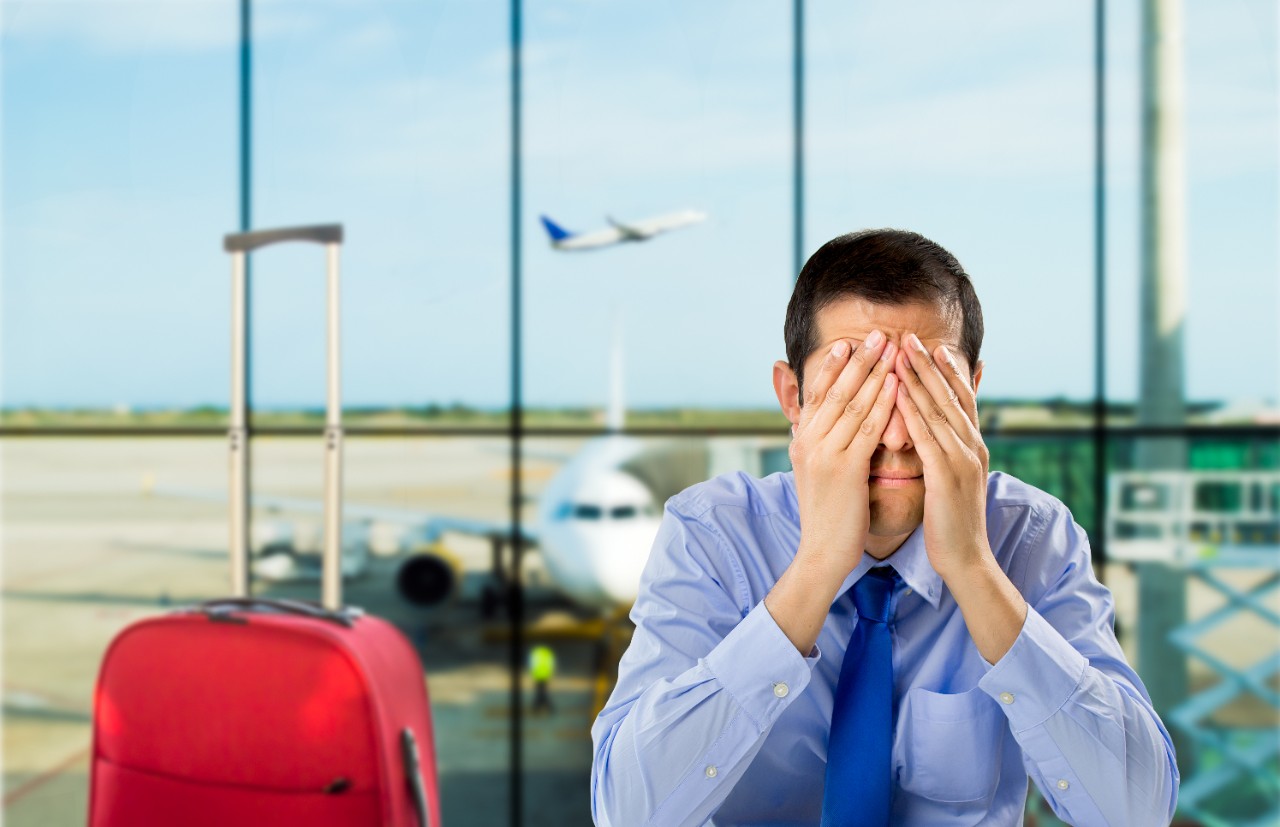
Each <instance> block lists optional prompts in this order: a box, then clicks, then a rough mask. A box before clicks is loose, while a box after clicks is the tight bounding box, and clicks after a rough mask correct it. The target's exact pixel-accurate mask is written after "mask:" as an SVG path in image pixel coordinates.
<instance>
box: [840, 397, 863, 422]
mask: <svg viewBox="0 0 1280 827" xmlns="http://www.w3.org/2000/svg"><path fill="white" fill-rule="evenodd" d="M866 414H867V409H866V408H865V407H864V406H863V404H862V402H860V401H859V400H858V399H856V398H855V399H851V400H849V404H847V405H845V406H844V415H845V416H851V417H853V418H854V419H857V418H859V417H862V416H866Z"/></svg>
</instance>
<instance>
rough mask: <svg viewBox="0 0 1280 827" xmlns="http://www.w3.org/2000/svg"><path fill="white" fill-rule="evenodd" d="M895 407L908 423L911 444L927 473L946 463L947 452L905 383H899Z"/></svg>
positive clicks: (895, 396)
mask: <svg viewBox="0 0 1280 827" xmlns="http://www.w3.org/2000/svg"><path fill="white" fill-rule="evenodd" d="M894 406H895V407H896V408H897V409H898V410H899V411H900V412H901V413H902V421H903V422H905V423H906V425H907V433H908V434H910V435H911V444H912V446H913V447H914V448H915V449H916V453H917V454H919V455H920V459H922V460H923V461H924V467H925V472H926V473H928V471H929V469H930V468H932V467H935V466H937V465H938V464H939V463H943V462H946V452H945V451H943V450H942V446H941V445H939V444H938V439H937V437H935V436H934V435H933V431H931V430H930V429H929V425H928V424H927V423H926V422H925V421H924V417H923V416H921V415H920V409H919V408H918V407H916V403H915V402H913V401H912V399H911V394H909V393H908V392H907V386H906V383H905V382H899V383H898V392H897V393H896V394H894Z"/></svg>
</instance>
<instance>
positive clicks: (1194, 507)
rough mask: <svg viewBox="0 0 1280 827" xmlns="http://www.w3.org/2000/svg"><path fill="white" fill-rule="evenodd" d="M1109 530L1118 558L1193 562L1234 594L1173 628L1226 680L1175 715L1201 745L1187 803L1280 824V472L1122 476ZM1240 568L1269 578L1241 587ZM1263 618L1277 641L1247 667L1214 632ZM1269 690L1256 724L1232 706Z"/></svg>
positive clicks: (1216, 817)
mask: <svg viewBox="0 0 1280 827" xmlns="http://www.w3.org/2000/svg"><path fill="white" fill-rule="evenodd" d="M1106 535H1107V549H1108V552H1109V554H1108V556H1109V558H1110V559H1111V560H1113V561H1120V562H1134V563H1143V562H1160V563H1165V564H1168V565H1172V566H1175V567H1178V568H1182V569H1183V570H1185V571H1186V573H1187V576H1188V577H1189V578H1192V579H1195V580H1197V581H1199V582H1201V583H1203V584H1204V585H1206V586H1208V587H1209V588H1210V589H1212V590H1214V591H1216V592H1218V593H1219V594H1221V595H1222V596H1223V597H1225V598H1226V601H1225V603H1224V604H1223V605H1222V606H1221V607H1220V608H1218V609H1216V610H1214V611H1212V612H1210V613H1209V614H1207V615H1205V616H1203V617H1200V618H1197V619H1195V620H1192V621H1190V622H1187V623H1184V624H1182V625H1181V626H1179V627H1178V628H1176V629H1174V630H1173V631H1172V632H1171V633H1170V640H1171V642H1172V643H1173V644H1174V645H1175V646H1176V647H1177V648H1178V649H1180V650H1181V651H1182V652H1183V653H1184V654H1185V655H1186V656H1187V657H1188V658H1195V659H1197V660H1199V661H1201V662H1202V663H1204V664H1205V665H1207V666H1208V667H1209V669H1210V670H1212V672H1213V673H1214V674H1215V675H1216V676H1217V677H1218V678H1219V680H1218V681H1217V682H1216V683H1214V684H1213V685H1212V686H1210V687H1208V688H1206V689H1204V690H1202V691H1199V692H1193V693H1192V694H1191V696H1190V697H1188V698H1186V699H1185V700H1184V701H1182V702H1181V703H1180V704H1178V705H1177V706H1176V707H1175V708H1174V709H1173V710H1171V711H1170V712H1169V713H1168V714H1167V717H1168V719H1169V720H1167V721H1166V723H1168V724H1169V725H1171V726H1174V727H1177V728H1178V729H1180V730H1182V731H1183V732H1185V733H1186V734H1187V736H1188V739H1189V741H1190V742H1191V743H1192V744H1193V745H1194V751H1195V754H1194V755H1193V756H1187V757H1189V758H1192V759H1193V761H1194V767H1195V770H1194V772H1193V773H1191V774H1190V775H1189V777H1187V778H1184V779H1183V780H1182V785H1181V788H1180V791H1179V798H1178V807H1179V811H1180V812H1182V813H1183V814H1185V815H1189V816H1191V817H1193V818H1195V819H1197V820H1200V821H1202V822H1204V823H1205V824H1211V825H1217V824H1227V823H1230V824H1233V825H1241V824H1247V825H1259V826H1261V825H1274V824H1277V823H1280V773H1278V772H1277V764H1278V763H1280V730H1278V729H1277V725H1276V721H1277V717H1278V716H1280V646H1278V645H1277V644H1278V643H1280V612H1277V610H1276V606H1277V592H1278V591H1280V472H1275V471H1131V472H1121V473H1115V474H1112V475H1111V476H1110V479H1109V486H1108V517H1107V526H1106ZM1230 569H1236V570H1243V569H1249V570H1255V571H1258V572H1260V573H1261V577H1260V578H1259V579H1257V580H1255V581H1254V582H1253V584H1252V585H1250V586H1247V587H1241V586H1238V585H1236V584H1235V583H1234V582H1233V581H1236V580H1237V579H1238V578H1235V577H1224V576H1223V574H1224V573H1225V572H1226V571H1227V570H1230ZM1259 620H1260V621H1261V622H1262V625H1263V626H1264V627H1265V628H1267V629H1268V630H1269V632H1270V635H1269V636H1270V640H1269V641H1263V645H1264V647H1265V648H1266V649H1267V654H1266V655H1264V656H1263V657H1262V658H1261V659H1260V660H1258V661H1256V662H1254V663H1251V664H1244V665H1240V664H1239V663H1238V658H1232V657H1231V656H1230V655H1228V654H1227V653H1224V652H1221V651H1216V649H1217V648H1218V647H1214V646H1212V645H1211V644H1210V643H1208V642H1207V641H1208V638H1209V637H1210V635H1211V634H1213V633H1215V632H1217V633H1219V634H1221V633H1222V631H1223V630H1224V627H1227V626H1228V625H1229V624H1238V625H1239V626H1240V627H1242V628H1243V627H1245V626H1246V625H1247V624H1248V625H1252V626H1254V627H1255V628H1256V627H1257V626H1258V621H1259ZM1233 660H1235V661H1237V662H1234V663H1233ZM1152 678H1153V679H1158V677H1156V676H1152ZM1259 700H1260V701H1261V702H1262V707H1261V708H1262V709H1263V710H1265V713H1264V714H1253V715H1250V716H1248V717H1249V721H1248V723H1249V724H1250V725H1249V726H1240V725H1238V724H1237V721H1238V717H1239V716H1227V715H1222V714H1221V713H1222V712H1223V710H1224V709H1225V708H1226V707H1227V706H1232V705H1237V704H1239V703H1240V702H1241V701H1244V702H1246V703H1251V704H1252V705H1253V708H1254V709H1257V708H1258V707H1259V704H1258V701H1259ZM1241 706H1243V704H1241ZM1268 707H1269V709H1268ZM1237 708H1239V707H1237Z"/></svg>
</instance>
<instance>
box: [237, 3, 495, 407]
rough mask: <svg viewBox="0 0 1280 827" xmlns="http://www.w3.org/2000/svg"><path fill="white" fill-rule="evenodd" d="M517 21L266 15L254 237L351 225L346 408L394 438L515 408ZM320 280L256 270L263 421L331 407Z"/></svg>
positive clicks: (395, 12)
mask: <svg viewBox="0 0 1280 827" xmlns="http://www.w3.org/2000/svg"><path fill="white" fill-rule="evenodd" d="M506 17H507V13H506V4H505V3H500V2H497V1H496V0H488V2H484V3H452V4H439V3H416V2H375V3H357V4H352V3H343V2H319V3H316V2H302V0H286V2H281V3H270V4H261V5H260V6H259V7H257V17H256V18H255V29H254V30H255V33H256V35H255V41H254V95H255V117H256V120H255V136H254V152H255V154H254V209H253V212H254V219H253V220H254V224H255V226H259V227H275V226H293V225H301V224H309V223H330V222H333V223H341V224H343V225H344V227H345V229H346V239H345V244H344V247H343V250H342V256H343V260H342V265H343V309H342V312H343V354H344V362H343V392H344V401H345V404H346V405H347V406H348V408H371V407H373V408H392V409H395V411H394V413H395V415H392V416H384V417H383V418H382V419H381V420H379V421H381V422H386V423H387V424H396V423H400V424H403V423H404V422H406V421H407V422H418V421H421V420H422V419H423V418H426V419H427V420H428V421H430V420H432V419H433V418H434V417H437V416H438V415H439V413H440V411H441V410H442V409H448V408H450V407H451V406H452V407H456V408H458V409H460V410H461V411H462V412H465V409H476V408H483V409H486V410H490V411H491V410H493V409H503V408H505V407H506V406H507V404H508V402H507V394H508V385H509V381H510V380H509V368H508V362H509V347H510V345H509V341H510V340H509V335H508V318H509V313H508V309H507V303H508V295H509V292H510V289H509V286H508V285H509V263H508V258H509V256H508V250H507V248H508V244H507V238H508V233H509V219H508V216H509V213H510V207H509V203H510V198H509V194H508V169H509V155H510V145H509V140H508V116H507V113H508V96H509V83H508V77H507V69H506V67H507V61H506V52H505V49H506V42H507V40H506V37H507V35H506V32H507V29H506V24H505V20H506ZM323 266H324V259H323V255H322V254H321V253H320V252H319V251H317V250H314V249H307V248H305V247H303V248H282V249H280V250H270V251H266V252H264V253H262V254H259V255H257V256H255V261H254V267H255V270H254V275H255V288H254V301H255V306H254V322H253V323H254V333H255V341H254V350H253V353H254V379H253V385H254V399H255V402H256V403H257V404H259V405H260V406H262V407H265V408H273V407H288V408H296V407H300V406H315V405H318V404H320V402H321V401H322V400H323V398H324V397H323V386H324V378H323V377H324V374H323V370H324V364H323V353H324V345H323V342H324V310H323V308H324V291H323ZM353 422H354V420H353Z"/></svg>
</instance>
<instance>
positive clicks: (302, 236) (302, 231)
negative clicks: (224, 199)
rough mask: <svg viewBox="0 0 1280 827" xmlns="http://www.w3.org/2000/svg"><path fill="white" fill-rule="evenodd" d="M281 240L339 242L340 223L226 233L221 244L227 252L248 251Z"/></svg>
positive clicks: (340, 239)
mask: <svg viewBox="0 0 1280 827" xmlns="http://www.w3.org/2000/svg"><path fill="white" fill-rule="evenodd" d="M282 241H314V242H315V243H317V244H341V243H342V225H341V224H316V225H313V226H310V227H286V228H284V229H280V230H257V231H255V232H251V233H228V234H227V235H226V236H225V237H224V238H223V240H222V246H223V247H224V248H225V249H226V251H227V252H228V253H248V252H252V251H253V250H256V249H258V248H259V247H266V246H267V245H269V244H279V243H280V242H282Z"/></svg>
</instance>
